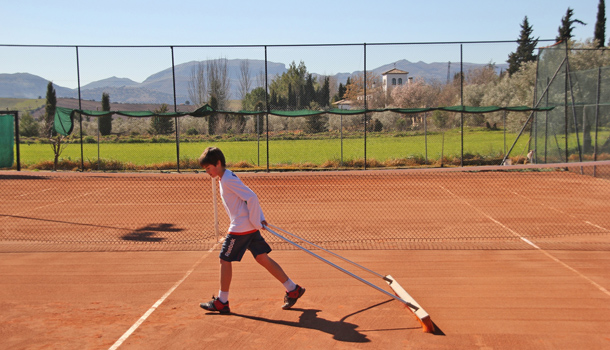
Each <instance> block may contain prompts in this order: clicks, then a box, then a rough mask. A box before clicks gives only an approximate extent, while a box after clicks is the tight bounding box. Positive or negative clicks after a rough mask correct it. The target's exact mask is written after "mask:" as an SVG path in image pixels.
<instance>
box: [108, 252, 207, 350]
mask: <svg viewBox="0 0 610 350" xmlns="http://www.w3.org/2000/svg"><path fill="white" fill-rule="evenodd" d="M217 245H218V243H217V244H214V246H213V247H212V248H210V250H208V251H207V252H206V254H204V255H202V256H201V258H199V260H197V262H196V263H195V265H193V267H191V269H190V270H188V271H187V272H186V274H185V275H184V277H182V278H181V279H180V280H179V281H178V282H176V283H175V284H174V285H173V286H172V287H171V288H170V289H169V290H168V291H167V292H166V293H165V294H163V296H162V297H161V298H160V299H159V300H157V302H156V303H154V304H153V306H151V307H150V309H148V311H146V312H145V313H144V315H142V317H140V319H139V320H137V321H136V323H134V324H133V325H132V326H131V328H129V329H128V330H127V332H125V333H124V334H123V335H122V336H121V337H120V338H119V340H117V341H116V342H115V343H114V344H113V345H112V346H111V347H110V348H108V350H116V349H118V348H119V346H121V344H123V342H124V341H125V340H127V338H129V336H131V334H132V333H133V332H134V331H135V330H136V329H138V327H140V325H141V324H142V323H144V321H146V319H147V318H148V316H150V315H151V314H152V313H153V312H154V311H155V310H156V309H157V308H158V307H159V306H160V305H161V304H162V303H163V302H164V301H165V299H167V298H168V297H169V296H170V295H171V294H172V293H173V292H174V291H175V290H176V288H178V287H179V286H180V285H181V284H182V282H184V280H186V279H187V278H188V277H189V276H190V275H191V273H192V272H193V271H194V270H195V269H196V268H197V266H199V264H201V262H202V261H203V259H205V258H206V257H207V256H208V255H209V253H211V252H212V251H213V250H214V249H215V248H216V246H217Z"/></svg>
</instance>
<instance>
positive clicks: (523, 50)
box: [506, 16, 538, 75]
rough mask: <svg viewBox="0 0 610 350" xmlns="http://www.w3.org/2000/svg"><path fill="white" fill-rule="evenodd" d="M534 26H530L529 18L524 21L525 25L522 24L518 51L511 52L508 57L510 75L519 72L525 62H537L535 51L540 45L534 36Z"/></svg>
mask: <svg viewBox="0 0 610 350" xmlns="http://www.w3.org/2000/svg"><path fill="white" fill-rule="evenodd" d="M532 32H533V29H532V26H530V24H529V22H528V20H527V16H525V18H524V19H523V23H521V34H520V35H519V40H518V42H519V46H518V47H517V51H515V52H511V53H510V54H509V55H508V61H506V62H507V63H508V74H509V75H511V74H513V73H515V72H516V71H518V70H519V67H521V65H522V64H523V63H524V62H531V61H535V60H536V55H534V50H535V49H536V45H538V39H534V38H533V36H532Z"/></svg>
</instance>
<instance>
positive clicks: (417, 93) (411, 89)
mask: <svg viewBox="0 0 610 350" xmlns="http://www.w3.org/2000/svg"><path fill="white" fill-rule="evenodd" d="M437 94H438V91H437V90H436V89H435V88H434V86H432V85H429V84H427V83H426V81H425V80H424V78H422V77H417V78H415V79H413V81H412V82H410V83H409V84H404V85H399V86H397V87H395V88H394V89H392V92H391V95H392V99H393V100H394V105H395V106H397V107H400V108H425V107H431V106H434V105H435V101H434V100H435V98H436V96H437Z"/></svg>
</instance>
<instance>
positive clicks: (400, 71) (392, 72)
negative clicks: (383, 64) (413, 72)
mask: <svg viewBox="0 0 610 350" xmlns="http://www.w3.org/2000/svg"><path fill="white" fill-rule="evenodd" d="M386 74H409V72H405V71H404V70H400V69H397V68H392V69H390V70H389V71H387V72H385V73H381V75H386Z"/></svg>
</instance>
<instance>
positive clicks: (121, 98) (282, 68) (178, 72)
mask: <svg viewBox="0 0 610 350" xmlns="http://www.w3.org/2000/svg"><path fill="white" fill-rule="evenodd" d="M243 61H244V60H242V59H231V60H227V75H228V78H229V83H230V98H231V99H238V92H237V91H238V87H239V82H240V75H241V70H240V66H241V63H242V62H243ZM200 63H203V64H205V63H206V61H201V62H199V61H191V62H187V63H182V64H179V65H176V66H175V67H174V69H173V70H174V71H175V76H176V79H175V80H176V103H177V104H183V103H185V102H186V101H188V100H189V97H188V96H189V93H188V85H189V81H190V80H191V75H192V72H193V68H194V67H196V66H197V65H198V64H200ZM485 65H486V64H478V63H463V69H464V72H468V71H469V70H472V69H476V68H479V67H482V66H485ZM392 68H397V69H401V70H404V71H407V72H409V76H412V77H423V78H424V79H426V80H438V81H445V80H446V79H447V77H448V76H449V77H453V76H454V75H455V74H457V73H459V70H460V68H459V64H450V63H441V62H434V63H425V62H421V61H420V62H409V61H407V60H400V61H397V62H392V63H390V64H386V65H382V66H380V67H377V68H375V69H373V70H371V71H372V72H373V73H375V74H377V75H381V74H382V73H384V72H386V71H388V70H390V69H392ZM507 68H508V65H507V64H500V65H496V69H497V71H498V72H500V71H502V70H506V69H507ZM264 70H265V61H263V60H249V73H250V78H251V79H252V81H253V82H255V81H256V77H257V76H260V75H261V74H264V73H262V72H264ZM286 71H287V68H286V65H285V64H284V63H277V62H267V72H268V76H269V81H271V80H272V79H273V78H274V77H275V76H277V75H281V74H282V73H285V72H286ZM359 73H362V71H355V72H351V73H347V72H346V73H338V74H335V75H333V76H332V78H334V80H335V81H336V82H337V84H339V83H343V84H345V83H346V81H347V78H348V77H350V76H353V75H356V74H359ZM312 75H313V76H314V77H318V76H320V75H319V74H316V73H313V72H312ZM47 84H48V80H46V79H45V78H43V77H40V76H37V75H33V74H29V73H13V74H8V73H0V97H8V98H38V97H42V98H44V96H45V95H46V91H47ZM173 84H174V79H173V76H172V68H171V67H170V68H167V69H164V70H162V71H160V72H157V73H154V74H152V75H151V76H149V77H148V78H146V80H144V81H143V82H141V83H138V82H136V81H133V80H131V79H128V78H118V77H109V78H106V79H102V80H98V81H95V82H91V83H89V84H86V85H84V86H81V99H83V100H95V101H100V100H101V98H102V93H104V92H106V93H108V94H109V95H110V99H111V101H112V102H118V103H167V104H170V105H173V104H174V94H173V86H174V85H173ZM53 85H54V87H55V92H56V95H57V97H58V98H62V97H63V98H78V89H70V88H66V87H62V86H59V85H57V84H53Z"/></svg>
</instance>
